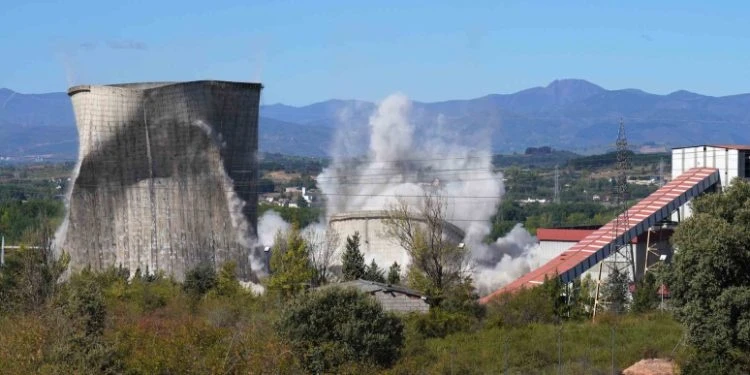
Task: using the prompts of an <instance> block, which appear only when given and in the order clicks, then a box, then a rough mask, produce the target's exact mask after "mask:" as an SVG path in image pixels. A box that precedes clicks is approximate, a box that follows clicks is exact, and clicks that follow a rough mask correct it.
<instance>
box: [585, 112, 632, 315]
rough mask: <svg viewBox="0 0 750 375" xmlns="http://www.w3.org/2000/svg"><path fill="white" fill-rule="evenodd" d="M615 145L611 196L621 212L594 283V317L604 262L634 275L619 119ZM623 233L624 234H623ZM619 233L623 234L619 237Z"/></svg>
mask: <svg viewBox="0 0 750 375" xmlns="http://www.w3.org/2000/svg"><path fill="white" fill-rule="evenodd" d="M615 145H616V147H617V161H616V165H615V169H616V171H617V174H616V176H615V183H614V189H613V192H612V193H613V194H612V196H613V198H614V202H615V206H616V207H617V208H618V210H621V212H622V213H621V214H620V215H618V216H617V218H616V219H615V225H614V227H613V228H612V230H613V232H614V238H615V243H614V246H615V252H614V254H610V256H609V257H608V259H605V260H604V261H602V262H601V263H600V264H599V277H598V280H597V284H596V296H595V298H594V312H593V315H594V317H595V316H596V310H597V308H598V305H599V304H600V303H601V301H599V291H600V287H601V285H602V282H603V281H604V280H602V268H603V266H604V262H607V266H608V269H609V272H610V273H612V272H614V271H615V270H617V271H619V272H621V273H625V274H626V275H628V280H629V281H630V280H632V279H633V278H634V277H635V261H634V259H633V248H632V247H631V245H630V242H631V240H632V238H630V236H628V235H627V233H628V229H630V217H629V214H628V206H627V202H628V198H629V197H630V194H629V192H628V171H629V170H630V166H631V163H630V152H629V150H628V139H627V137H625V123H624V122H623V121H622V120H620V128H619V130H618V132H617V141H616V142H615ZM623 234H625V235H623ZM620 235H623V236H622V237H620Z"/></svg>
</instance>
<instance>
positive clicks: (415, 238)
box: [383, 192, 471, 306]
mask: <svg viewBox="0 0 750 375" xmlns="http://www.w3.org/2000/svg"><path fill="white" fill-rule="evenodd" d="M414 208H415V209H412V207H411V205H410V204H409V203H408V202H407V201H406V200H405V199H401V198H399V199H398V201H397V203H396V204H395V205H394V206H393V207H391V209H390V210H388V213H387V217H386V218H385V219H384V220H383V221H384V224H385V226H386V234H387V235H389V236H390V237H391V238H392V239H393V240H395V241H396V242H398V243H399V244H400V245H401V247H402V248H404V249H405V250H406V253H407V254H408V255H409V258H410V261H411V262H410V265H409V269H408V271H407V283H408V285H409V286H410V287H412V288H415V289H417V290H420V291H422V292H425V293H427V295H429V296H430V297H431V298H430V303H431V304H432V305H433V306H438V305H440V304H441V303H442V301H443V300H444V299H445V298H446V297H448V295H449V294H450V293H454V292H458V293H463V291H464V290H465V288H464V285H466V284H471V272H470V271H471V270H470V267H469V249H468V248H467V247H465V246H463V244H458V243H456V242H454V240H452V239H451V238H450V237H449V236H448V233H447V230H448V229H447V224H446V220H445V219H446V217H445V215H446V210H447V203H446V201H445V199H444V198H443V197H442V196H441V195H440V193H439V192H436V193H428V192H426V193H425V195H424V196H423V199H422V200H421V202H419V204H418V205H416V207H414Z"/></svg>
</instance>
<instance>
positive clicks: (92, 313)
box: [40, 269, 122, 374]
mask: <svg viewBox="0 0 750 375" xmlns="http://www.w3.org/2000/svg"><path fill="white" fill-rule="evenodd" d="M100 281H101V280H99V279H98V275H96V274H94V273H92V272H91V271H89V270H88V269H85V270H83V271H82V272H81V273H79V274H74V275H73V276H72V277H71V279H70V281H68V283H67V284H66V285H65V286H64V287H63V288H62V291H61V293H60V295H59V296H57V297H56V300H55V316H54V317H53V319H52V320H51V324H50V326H51V327H52V329H54V330H55V339H54V340H53V342H52V343H51V348H50V349H49V355H48V357H47V358H45V362H46V363H45V365H44V366H43V367H42V370H41V371H40V372H41V373H90V374H94V373H98V374H117V373H121V372H122V369H121V368H120V367H121V364H120V363H119V361H118V359H117V355H116V352H115V350H114V347H113V346H112V345H111V343H109V342H107V341H106V340H105V338H104V328H105V325H106V320H107V307H106V304H105V300H104V293H103V290H102V286H101V285H100Z"/></svg>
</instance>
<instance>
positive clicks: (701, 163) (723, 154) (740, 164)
mask: <svg viewBox="0 0 750 375" xmlns="http://www.w3.org/2000/svg"><path fill="white" fill-rule="evenodd" d="M691 168H716V169H718V170H719V174H720V178H721V185H722V186H729V184H730V183H731V182H732V180H734V179H735V178H737V177H740V178H750V146H745V145H701V146H688V147H677V148H673V149H672V179H674V178H677V177H678V176H680V175H682V174H683V173H685V171H687V170H689V169H691ZM690 213H691V210H690V206H689V205H684V206H682V207H680V209H679V210H678V211H677V212H676V213H675V215H673V216H672V220H675V221H680V220H681V219H684V218H686V217H688V216H690Z"/></svg>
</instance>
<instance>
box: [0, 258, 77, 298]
mask: <svg viewBox="0 0 750 375" xmlns="http://www.w3.org/2000/svg"><path fill="white" fill-rule="evenodd" d="M5 260H6V263H5V265H4V266H2V267H0V301H2V303H0V311H3V310H6V311H8V310H21V311H31V310H38V309H39V308H41V307H43V306H44V304H45V302H47V301H48V300H49V299H50V298H51V297H53V296H54V294H55V292H56V290H57V289H58V279H59V278H60V276H61V275H62V273H63V272H64V271H65V269H67V267H68V263H69V260H70V257H69V256H68V255H67V254H66V253H63V254H62V255H61V256H60V257H55V256H54V254H52V250H51V249H49V248H42V249H31V248H27V247H26V246H23V245H22V246H21V248H20V249H18V250H16V251H14V252H12V253H8V254H6V259H5Z"/></svg>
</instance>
